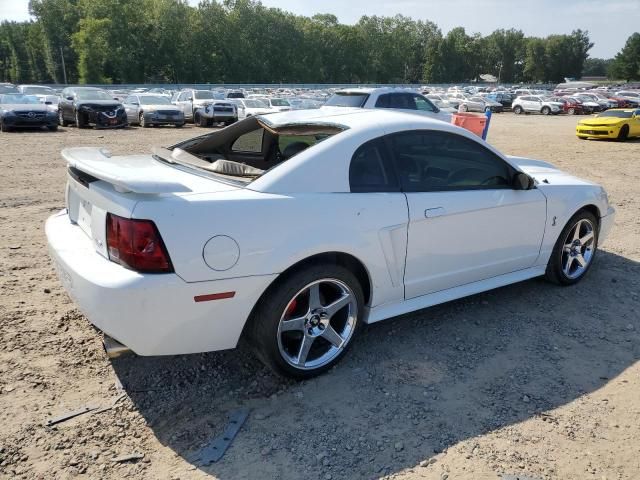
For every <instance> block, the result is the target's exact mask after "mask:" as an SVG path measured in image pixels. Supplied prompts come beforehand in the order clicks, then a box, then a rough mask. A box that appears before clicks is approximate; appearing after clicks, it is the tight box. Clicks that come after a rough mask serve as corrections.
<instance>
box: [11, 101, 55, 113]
mask: <svg viewBox="0 0 640 480" xmlns="http://www.w3.org/2000/svg"><path fill="white" fill-rule="evenodd" d="M0 110H7V111H9V110H18V111H24V112H27V111H29V112H47V111H49V106H48V105H45V104H44V103H3V104H2V105H0Z"/></svg>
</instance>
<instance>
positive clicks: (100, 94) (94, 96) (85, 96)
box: [76, 90, 113, 100]
mask: <svg viewBox="0 0 640 480" xmlns="http://www.w3.org/2000/svg"><path fill="white" fill-rule="evenodd" d="M76 98H77V99H78V100H113V97H112V96H111V95H109V94H108V93H107V92H105V91H104V90H76Z"/></svg>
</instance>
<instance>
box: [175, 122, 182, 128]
mask: <svg viewBox="0 0 640 480" xmlns="http://www.w3.org/2000/svg"><path fill="white" fill-rule="evenodd" d="M175 126H176V128H182V127H184V123H176V125H175Z"/></svg>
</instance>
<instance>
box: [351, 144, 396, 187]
mask: <svg viewBox="0 0 640 480" xmlns="http://www.w3.org/2000/svg"><path fill="white" fill-rule="evenodd" d="M349 185H350V186H351V191H352V192H359V193H364V192H397V191H398V183H397V181H396V177H395V174H394V172H393V171H392V169H391V168H390V165H389V159H388V158H387V150H386V147H385V144H384V141H383V140H382V139H380V138H378V139H375V140H371V141H369V142H367V143H365V144H364V145H361V146H360V147H359V148H358V149H357V150H356V151H355V153H354V154H353V157H352V158H351V165H350V166H349Z"/></svg>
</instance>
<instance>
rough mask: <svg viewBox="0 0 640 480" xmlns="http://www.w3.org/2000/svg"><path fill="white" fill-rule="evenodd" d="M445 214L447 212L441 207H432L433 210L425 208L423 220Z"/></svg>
mask: <svg viewBox="0 0 640 480" xmlns="http://www.w3.org/2000/svg"><path fill="white" fill-rule="evenodd" d="M445 213H447V212H446V210H445V209H444V208H443V207H434V208H427V209H426V210H425V211H424V216H425V218H433V217H440V216H442V215H444V214H445Z"/></svg>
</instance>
